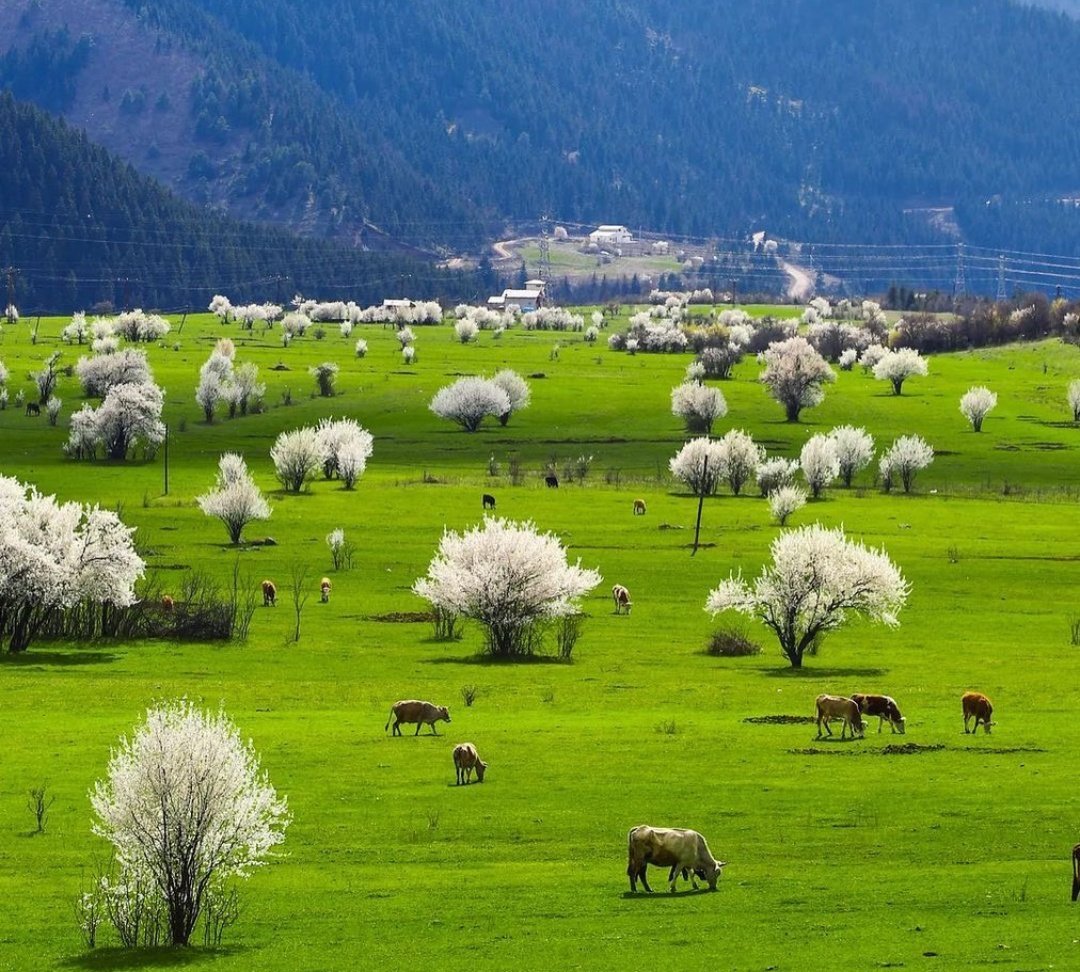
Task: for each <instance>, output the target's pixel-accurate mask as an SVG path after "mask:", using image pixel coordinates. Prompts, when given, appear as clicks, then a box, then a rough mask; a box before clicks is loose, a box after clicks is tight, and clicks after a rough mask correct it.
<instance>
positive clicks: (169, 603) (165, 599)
mask: <svg viewBox="0 0 1080 972" xmlns="http://www.w3.org/2000/svg"><path fill="white" fill-rule="evenodd" d="M175 607H176V601H174V600H173V599H172V597H171V596H170V595H168V594H165V595H163V596H162V598H161V610H162V611H164V612H165V613H166V614H172V613H173V608H175Z"/></svg>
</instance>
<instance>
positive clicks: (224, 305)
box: [207, 294, 232, 322]
mask: <svg viewBox="0 0 1080 972" xmlns="http://www.w3.org/2000/svg"><path fill="white" fill-rule="evenodd" d="M207 310H208V311H210V313H211V314H214V315H216V316H217V317H220V318H221V320H222V321H224V322H227V321H228V320H229V314H230V312H231V311H232V304H231V303H230V302H229V298H228V297H223V296H222V295H221V294H214V298H213V300H211V301H210V306H209V307H208V308H207Z"/></svg>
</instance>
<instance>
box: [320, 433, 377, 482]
mask: <svg viewBox="0 0 1080 972" xmlns="http://www.w3.org/2000/svg"><path fill="white" fill-rule="evenodd" d="M315 432H316V436H317V439H318V444H319V458H320V462H321V463H322V470H323V475H324V476H325V477H326V478H327V479H333V478H334V477H335V476H338V477H339V478H340V479H341V481H342V483H343V485H344V486H345V488H346V489H352V488H353V487H354V486H355V485H356V481H357V479H359V478H360V476H361V475H362V474H363V472H364V469H365V468H366V466H367V460H368V458H369V457H370V456H371V453H372V451H373V450H374V439H373V438H372V435H371V433H370V432H368V431H367V430H366V429H365V428H363V427H362V426H361V425H360V423H359V422H357V421H356V420H355V419H351V418H343V419H336V420H335V419H332V418H326V419H322V420H321V421H320V422H319V424H318V426H316V429H315Z"/></svg>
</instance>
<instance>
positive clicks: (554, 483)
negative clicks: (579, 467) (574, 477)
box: [544, 473, 559, 489]
mask: <svg viewBox="0 0 1080 972" xmlns="http://www.w3.org/2000/svg"><path fill="white" fill-rule="evenodd" d="M544 485H545V486H547V488H548V489H558V488H559V477H558V476H556V475H555V474H554V473H548V474H547V475H546V476H545V477H544Z"/></svg>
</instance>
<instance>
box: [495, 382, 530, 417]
mask: <svg viewBox="0 0 1080 972" xmlns="http://www.w3.org/2000/svg"><path fill="white" fill-rule="evenodd" d="M491 383H492V384H493V385H495V386H496V387H497V388H501V389H502V390H503V391H504V392H506V397H507V398H509V399H510V409H509V411H506V412H503V413H502V414H501V415H500V416H499V422H500V424H502V425H506V423H507V422H509V421H510V416H511V415H513V414H514V412H520V411H522V410H523V409H526V408H528V407H529V402H530V400H531V398H532V392H531V391H530V389H529V383H528V382H527V381H526V380H525V379H524V378H522V377H521V375H519V374H518V373H517V372H516V371H514V370H512V369H510V368H504V369H503V370H502V371H498V372H496V373H495V376H494V377H493V378H492V379H491Z"/></svg>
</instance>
